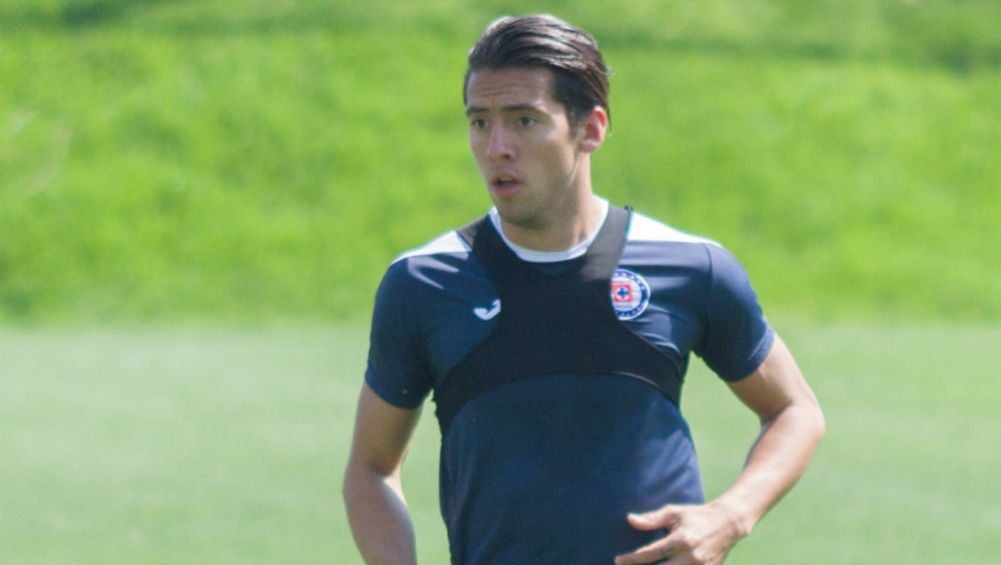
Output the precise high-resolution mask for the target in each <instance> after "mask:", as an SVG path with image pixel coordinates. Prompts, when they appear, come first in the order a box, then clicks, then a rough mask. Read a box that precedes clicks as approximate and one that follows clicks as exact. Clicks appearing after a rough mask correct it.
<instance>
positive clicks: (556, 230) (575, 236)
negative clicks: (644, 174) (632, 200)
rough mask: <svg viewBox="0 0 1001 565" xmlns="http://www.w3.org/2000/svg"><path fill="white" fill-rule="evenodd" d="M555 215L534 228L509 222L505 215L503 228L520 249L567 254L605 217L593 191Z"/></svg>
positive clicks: (502, 219) (555, 212)
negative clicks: (566, 251)
mask: <svg viewBox="0 0 1001 565" xmlns="http://www.w3.org/2000/svg"><path fill="white" fill-rule="evenodd" d="M552 212H553V213H552V214H549V215H548V216H549V217H548V219H547V221H546V222H545V223H544V224H541V225H538V226H531V227H527V226H524V225H518V224H513V223H510V222H507V221H505V220H504V218H503V216H502V217H501V229H502V230H503V232H504V236H505V237H506V238H507V239H508V240H510V241H511V242H513V243H515V244H516V245H519V246H521V247H525V248H527V249H534V250H536V251H565V250H567V249H570V248H571V247H573V246H575V245H577V244H578V243H580V242H582V241H584V240H585V239H587V238H588V236H590V235H591V234H593V233H594V232H595V231H596V230H597V229H598V227H599V224H600V223H601V218H602V206H601V201H600V200H599V199H598V197H597V196H595V195H594V194H593V193H591V192H590V191H588V193H587V194H586V196H585V197H583V198H579V199H576V200H574V201H573V202H568V203H566V205H565V206H563V207H561V209H559V210H553V211H552Z"/></svg>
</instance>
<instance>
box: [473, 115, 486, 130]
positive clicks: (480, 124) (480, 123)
mask: <svg viewBox="0 0 1001 565" xmlns="http://www.w3.org/2000/svg"><path fill="white" fill-rule="evenodd" d="M469 126H470V127H471V128H473V129H484V128H486V127H487V120H486V119H484V118H473V119H472V120H470V121H469Z"/></svg>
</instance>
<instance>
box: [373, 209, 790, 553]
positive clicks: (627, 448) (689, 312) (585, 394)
mask: <svg viewBox="0 0 1001 565" xmlns="http://www.w3.org/2000/svg"><path fill="white" fill-rule="evenodd" d="M606 217H607V214H606ZM492 219H493V221H494V223H495V225H496V224H497V216H496V211H493V212H492ZM498 231H499V230H498ZM588 243H590V242H585V245H583V246H581V247H580V248H579V249H576V250H571V251H570V252H567V253H563V254H560V253H556V254H553V253H540V252H532V251H529V250H524V249H519V248H517V247H516V246H513V245H511V244H510V243H508V245H509V246H511V247H512V248H513V250H514V251H515V252H516V253H517V254H518V256H519V257H521V260H524V261H527V262H528V263H532V265H531V266H532V267H533V268H538V269H541V270H543V271H553V272H558V271H559V270H560V269H564V268H569V267H568V266H569V265H572V264H573V262H574V261H577V260H580V259H579V256H580V255H581V254H582V253H583V254H586V253H587V244H588ZM607 286H608V301H609V302H610V304H611V305H612V309H613V311H614V314H615V316H616V317H617V319H618V321H619V323H621V324H623V325H624V326H625V327H626V328H628V329H629V330H631V332H633V333H634V334H635V335H637V336H639V337H640V338H642V339H643V340H645V341H646V342H648V343H649V344H650V345H652V346H653V347H655V348H656V350H657V351H659V352H660V353H661V354H663V355H664V356H665V357H666V358H667V359H668V360H669V361H670V363H671V364H672V365H673V366H675V367H677V369H678V370H679V373H680V375H679V376H683V375H684V372H685V369H686V368H687V363H688V359H689V354H690V353H691V352H694V353H696V354H697V355H698V356H700V357H701V358H702V359H703V360H704V361H705V362H706V364H707V365H708V366H709V367H710V368H711V369H712V370H713V371H714V372H716V374H718V375H719V376H720V377H721V378H722V379H724V380H727V381H735V380H739V379H742V378H744V377H746V376H748V375H750V374H751V373H753V372H754V371H755V370H756V369H757V368H758V366H759V365H760V364H761V362H762V361H763V360H764V358H765V356H766V355H767V354H768V352H769V350H770V349H771V344H772V341H773V332H772V330H771V328H770V327H769V326H768V323H767V321H766V320H765V318H764V315H763V314H762V311H761V308H760V307H759V305H758V301H757V297H756V296H755V294H754V291H753V290H752V288H751V286H750V284H749V281H748V279H747V275H746V273H745V272H744V270H743V268H742V267H741V266H740V264H739V263H738V262H737V260H736V259H735V258H734V257H733V256H732V255H731V254H729V253H728V252H727V251H726V250H724V249H723V248H722V247H720V246H719V245H718V244H716V243H714V242H711V241H708V240H705V239H701V238H698V237H694V236H691V235H688V234H685V233H682V232H679V231H677V230H675V229H673V228H671V227H669V226H667V225H664V224H662V223H659V222H656V221H654V220H652V219H650V218H647V217H645V216H643V215H640V214H633V216H632V220H631V222H630V224H629V227H628V231H627V233H626V237H625V244H624V247H623V248H622V251H621V255H620V257H619V260H618V265H617V267H616V268H615V269H614V273H613V274H612V276H611V279H610V281H609V284H608V285H607ZM531 291H532V289H530V288H528V289H525V292H531ZM503 309H504V304H503V302H502V301H500V300H499V295H498V291H497V288H496V287H495V285H494V283H493V282H492V281H491V278H490V277H489V276H488V273H487V269H486V268H485V267H484V265H483V263H482V262H481V261H480V260H478V258H477V256H476V255H474V254H473V253H472V252H471V248H470V246H469V244H468V243H467V242H466V241H465V240H463V239H462V237H460V235H459V234H458V233H457V232H449V233H447V234H445V235H443V236H441V237H439V238H438V239H436V240H434V241H432V242H431V243H429V244H428V245H426V246H424V247H422V248H420V249H417V250H415V251H411V252H409V253H406V254H404V255H403V256H401V257H399V258H398V259H397V260H396V261H394V262H393V264H392V265H391V266H390V267H389V269H388V271H387V273H386V275H385V277H384V278H383V281H382V283H381V285H380V287H379V291H378V294H377V296H376V305H375V312H374V316H373V323H372V335H371V346H370V351H369V360H368V368H367V370H366V374H365V379H366V382H367V383H368V385H369V387H370V388H371V389H372V390H373V391H375V393H376V394H378V395H379V396H380V397H381V398H382V399H383V400H385V401H386V402H388V403H390V404H392V405H394V406H397V407H400V408H416V407H418V406H420V405H421V404H422V403H423V402H424V400H425V399H426V398H427V396H428V394H430V393H431V392H432V391H438V390H439V389H440V388H441V387H442V385H443V382H445V379H446V377H447V376H448V375H449V374H450V372H451V371H452V370H453V369H455V368H456V367H457V366H459V365H460V363H462V362H463V360H464V359H466V358H467V357H469V356H470V355H471V354H472V353H473V352H474V351H475V350H476V349H477V348H478V347H480V346H481V345H482V344H483V343H484V342H486V341H487V339H488V337H489V336H490V335H491V332H492V331H493V330H494V329H495V327H496V324H497V322H498V320H499V319H500V318H501V313H502V312H503ZM466 377H468V375H464V378H466ZM440 457H441V459H440V485H439V486H440V500H441V511H442V515H443V517H444V520H445V523H446V526H447V530H448V536H449V546H450V549H451V554H452V561H453V563H464V564H494V565H499V564H522V565H530V564H554V563H575V564H586V563H611V562H612V560H613V558H614V556H615V555H618V554H621V553H626V552H628V551H631V550H633V549H635V548H637V547H639V546H641V545H644V544H646V543H649V542H651V541H653V540H655V539H657V538H658V537H660V536H662V535H664V532H642V531H639V530H635V529H633V528H632V527H630V526H629V524H628V522H627V521H626V515H627V514H628V513H629V512H644V511H649V510H653V509H655V508H658V507H660V506H663V505H665V504H669V503H699V502H702V501H703V494H702V485H701V479H700V474H699V468H698V462H697V459H696V456H695V450H694V446H693V444H692V439H691V434H690V432H689V429H688V426H687V424H686V422H685V420H684V418H683V417H682V415H681V412H680V410H679V408H678V406H677V405H676V404H675V403H674V402H672V400H670V399H669V398H668V397H666V396H665V394H663V393H662V391H661V390H659V389H658V388H657V387H655V386H652V385H651V384H650V383H648V382H645V381H643V380H639V379H632V378H627V377H624V376H621V375H617V374H598V375H596V374H588V375H582V374H572V373H554V374H546V375H538V376H533V377H532V378H524V379H518V380H512V381H511V382H508V383H506V384H502V385H500V386H496V387H493V388H490V389H488V390H486V391H484V392H481V393H479V394H477V395H476V396H473V397H472V398H470V399H468V401H466V402H465V403H464V404H463V405H462V406H461V409H459V410H458V412H457V413H456V414H455V416H454V418H453V419H451V420H450V423H449V424H448V425H447V427H443V437H442V448H441V456H440Z"/></svg>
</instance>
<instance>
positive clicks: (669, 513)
mask: <svg viewBox="0 0 1001 565" xmlns="http://www.w3.org/2000/svg"><path fill="white" fill-rule="evenodd" d="M627 519H628V520H629V525H631V526H632V527H634V528H636V529H637V530H657V529H660V528H666V527H669V526H671V525H672V524H673V523H674V521H675V512H674V508H673V507H671V506H665V507H663V508H659V509H657V510H654V511H652V512H643V513H639V514H629V515H628V516H627Z"/></svg>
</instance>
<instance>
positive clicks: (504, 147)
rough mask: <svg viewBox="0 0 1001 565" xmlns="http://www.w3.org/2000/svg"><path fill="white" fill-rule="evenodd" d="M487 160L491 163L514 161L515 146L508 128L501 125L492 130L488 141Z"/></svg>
mask: <svg viewBox="0 0 1001 565" xmlns="http://www.w3.org/2000/svg"><path fill="white" fill-rule="evenodd" d="M487 159H490V160H491V161H510V160H512V159H514V146H513V145H512V144H511V139H510V136H509V135H508V133H507V131H506V128H504V127H503V126H501V125H497V126H495V127H492V128H490V138H489V139H488V140H487Z"/></svg>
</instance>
